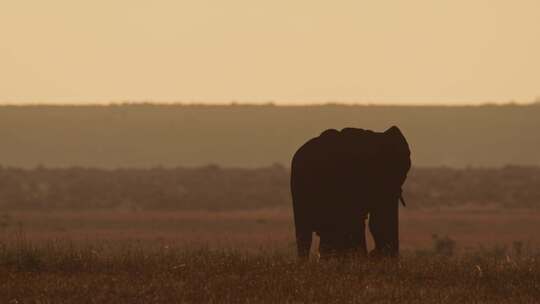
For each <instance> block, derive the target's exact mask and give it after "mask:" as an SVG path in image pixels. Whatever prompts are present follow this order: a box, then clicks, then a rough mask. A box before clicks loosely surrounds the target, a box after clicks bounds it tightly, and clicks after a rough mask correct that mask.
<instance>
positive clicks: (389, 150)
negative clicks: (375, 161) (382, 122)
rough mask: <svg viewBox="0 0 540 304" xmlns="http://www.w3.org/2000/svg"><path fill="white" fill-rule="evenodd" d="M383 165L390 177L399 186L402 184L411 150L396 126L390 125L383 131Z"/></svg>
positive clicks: (408, 165) (409, 163) (408, 167)
mask: <svg viewBox="0 0 540 304" xmlns="http://www.w3.org/2000/svg"><path fill="white" fill-rule="evenodd" d="M383 135H384V140H383V142H384V144H383V146H384V147H383V151H384V152H383V153H382V154H383V155H384V162H385V164H383V167H385V168H386V172H387V173H388V174H390V179H391V180H394V181H395V182H396V184H397V185H399V187H401V185H403V183H404V182H405V179H406V178H407V173H408V172H409V170H410V168H411V150H410V148H409V144H408V143H407V140H406V139H405V136H403V133H401V130H399V128H398V127H396V126H392V127H391V128H390V129H388V130H386V131H385V132H384V133H383Z"/></svg>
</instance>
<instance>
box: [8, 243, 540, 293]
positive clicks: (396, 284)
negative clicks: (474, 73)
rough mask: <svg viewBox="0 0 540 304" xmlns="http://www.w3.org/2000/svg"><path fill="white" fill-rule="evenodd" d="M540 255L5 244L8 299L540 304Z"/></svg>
mask: <svg viewBox="0 0 540 304" xmlns="http://www.w3.org/2000/svg"><path fill="white" fill-rule="evenodd" d="M539 298H540V258H539V257H538V256H515V255H507V256H504V257H497V256H493V255H487V254H483V253H481V252H478V253H474V254H468V255H460V256H454V257H450V256H445V255H439V254H429V255H415V254H412V253H410V254H406V255H404V256H403V257H402V258H401V259H400V260H396V261H395V260H366V259H362V258H358V259H350V260H342V261H338V260H331V261H325V262H320V261H319V262H318V261H316V260H313V259H312V260H311V261H309V262H304V263H302V262H298V261H297V260H296V259H295V258H294V256H293V255H292V254H285V253H280V252H271V251H266V252H258V253H247V252H241V251H232V250H210V249H205V248H202V247H201V248H195V247H193V248H186V247H168V246H162V247H155V248H150V249H149V248H142V247H139V246H137V245H136V244H132V245H129V246H124V247H122V248H116V249H111V248H109V247H107V246H102V245H100V244H94V245H87V246H86V247H78V246H74V245H73V244H72V243H69V242H62V241H56V242H49V243H47V244H44V245H41V246H36V245H32V244H31V243H29V242H26V241H24V240H18V241H14V242H8V243H0V302H1V303H179V302H184V303H299V302H303V303H313V302H314V303H347V302H361V303H374V302H376V303H385V302H393V303H396V302H399V303H409V302H422V303H466V302H474V303H519V302H522V303H533V302H536V301H537V300H538V299H539Z"/></svg>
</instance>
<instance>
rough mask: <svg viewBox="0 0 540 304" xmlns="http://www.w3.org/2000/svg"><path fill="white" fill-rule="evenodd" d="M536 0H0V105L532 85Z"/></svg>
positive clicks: (336, 97) (355, 95) (439, 99)
mask: <svg viewBox="0 0 540 304" xmlns="http://www.w3.org/2000/svg"><path fill="white" fill-rule="evenodd" d="M539 11H540V2H538V1H536V0H515V1H501V0H489V1H488V0H467V1H464V0H457V1H427V0H407V1H403V0H399V1H398V0H396V1H389V0H383V1H376V2H373V1H345V0H337V1H331V2H330V1H316V2H313V1H306V0H299V1H298V0H297V1H284V0H276V1H266V2H260V1H241V0H230V1H203V0H197V1H166V0H156V1H126V0H109V1H103V0H96V1H67V0H50V1H28V0H26V1H10V0H8V1H3V2H2V5H1V7H0V36H1V37H2V41H1V42H0V67H1V69H0V92H1V93H0V103H88V102H110V101H123V100H154V101H162V102H168V101H184V102H212V103H220V102H230V101H231V100H237V101H242V102H246V101H248V102H266V101H268V100H274V101H275V102H278V103H296V102H304V103H305V102H325V101H340V102H360V103H362V102H366V103H367V102H370V103H397V104H400V103H424V104H425V103H431V104H434V103H439V104H440V103H445V104H453V103H480V102H486V101H497V102H506V101H508V100H510V99H515V100H516V101H518V102H529V101H532V100H534V99H535V98H536V96H539V95H540V88H539V86H538V83H540V74H538V73H539V72H538V71H540V57H539V56H538V55H537V54H539V53H540V18H538V12H539Z"/></svg>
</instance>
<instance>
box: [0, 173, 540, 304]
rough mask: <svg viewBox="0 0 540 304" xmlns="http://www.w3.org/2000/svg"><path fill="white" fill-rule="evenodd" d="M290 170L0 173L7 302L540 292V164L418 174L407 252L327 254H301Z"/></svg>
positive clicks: (417, 297)
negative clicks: (390, 255)
mask: <svg viewBox="0 0 540 304" xmlns="http://www.w3.org/2000/svg"><path fill="white" fill-rule="evenodd" d="M288 174H289V172H288V169H286V168H284V167H281V166H278V165H274V166H271V167H265V168H259V169H223V168H220V167H218V166H206V167H201V168H190V169H186V168H176V169H162V168H157V169H123V170H108V169H84V168H70V169H47V168H36V169H15V168H0V188H1V189H0V190H1V191H0V193H1V195H0V202H1V209H0V210H1V211H0V303H253V302H255V303H287V302H289V303H290V302H295V303H298V302H305V303H307V302H315V303H347V302H360V303H364V302H366V303H367V302H377V303H384V302H399V303H408V302H422V303H461V302H474V303H518V302H521V303H536V302H538V301H539V300H540V251H539V250H538V248H539V247H538V244H539V243H540V236H539V235H538V233H537V231H539V230H540V211H539V210H538V209H537V208H536V205H535V202H538V200H537V199H538V197H539V190H538V189H537V187H536V186H535V185H538V184H537V183H538V181H539V176H540V169H539V168H535V167H505V168H500V169H473V168H467V169H448V168H414V169H413V171H412V172H411V175H410V178H409V180H408V182H407V185H406V187H405V189H404V190H405V196H406V198H407V199H408V200H407V203H408V206H407V207H404V208H401V211H400V212H401V225H400V226H401V231H400V234H401V247H402V250H401V251H402V255H401V257H400V258H399V259H397V260H376V259H365V258H355V259H346V260H330V261H324V262H323V261H318V259H317V256H316V254H315V253H314V254H313V255H312V257H311V258H310V260H309V261H304V262H301V261H298V260H297V259H296V257H295V243H294V225H293V220H292V210H291V206H290V198H289V194H288ZM435 177H436V178H435ZM141 185H145V186H144V187H142V186H141ZM370 245H371V244H370Z"/></svg>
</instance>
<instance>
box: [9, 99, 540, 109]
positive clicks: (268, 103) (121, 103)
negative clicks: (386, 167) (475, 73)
mask: <svg viewBox="0 0 540 304" xmlns="http://www.w3.org/2000/svg"><path fill="white" fill-rule="evenodd" d="M537 105H540V98H538V99H536V100H534V101H530V102H518V101H514V100H510V101H506V102H493V101H487V102H482V103H436V104H433V103H385V102H383V103H374V102H346V101H326V102H306V103H291V102H279V101H277V102H276V101H272V100H269V101H265V102H248V101H235V100H231V101H228V102H203V101H190V102H182V101H171V102H169V101H153V100H133V101H129V100H124V101H108V102H78V103H69V102H67V103H64V102H33V103H32V102H0V107H92V106H94V107H108V106H209V107H212V106H214V107H218V106H223V107H227V106H230V107H234V106H275V107H310V106H313V107H321V106H370V107H482V106H537Z"/></svg>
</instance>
